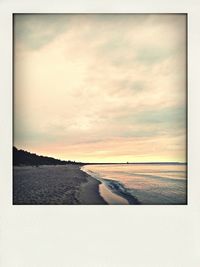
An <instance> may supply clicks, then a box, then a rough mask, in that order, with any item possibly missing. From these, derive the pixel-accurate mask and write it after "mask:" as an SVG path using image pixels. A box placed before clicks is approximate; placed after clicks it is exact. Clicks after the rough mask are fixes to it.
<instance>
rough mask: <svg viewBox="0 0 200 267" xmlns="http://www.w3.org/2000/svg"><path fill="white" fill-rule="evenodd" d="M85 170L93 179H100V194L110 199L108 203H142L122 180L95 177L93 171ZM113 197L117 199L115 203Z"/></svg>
mask: <svg viewBox="0 0 200 267" xmlns="http://www.w3.org/2000/svg"><path fill="white" fill-rule="evenodd" d="M82 167H83V166H82ZM83 172H85V173H86V174H88V175H89V176H91V177H92V178H93V179H96V180H97V181H99V183H100V184H99V194H100V195H101V196H102V198H103V199H105V200H108V204H114V205H126V204H129V205H139V204H141V203H140V202H139V200H138V199H137V198H136V197H134V196H133V195H131V194H130V193H129V192H128V191H127V190H126V189H125V188H124V186H123V185H122V184H121V183H120V182H118V181H116V180H109V179H104V178H100V177H95V175H94V174H93V173H92V172H90V171H87V170H84V171H83ZM100 185H102V186H103V187H105V189H106V192H105V190H104V192H102V190H101V189H100ZM109 192H110V196H108V194H109ZM112 195H113V196H112ZM113 197H114V198H115V199H116V200H115V203H113ZM109 198H110V202H111V203H109ZM126 202H127V203H126Z"/></svg>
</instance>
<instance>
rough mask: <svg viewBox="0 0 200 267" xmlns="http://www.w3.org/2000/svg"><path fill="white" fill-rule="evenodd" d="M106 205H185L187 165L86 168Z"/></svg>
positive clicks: (94, 166) (86, 166)
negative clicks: (98, 182) (98, 181)
mask: <svg viewBox="0 0 200 267" xmlns="http://www.w3.org/2000/svg"><path fill="white" fill-rule="evenodd" d="M82 170H83V171H85V172H87V173H88V174H90V175H91V176H93V177H94V178H96V179H98V180H100V181H101V182H102V183H101V184H100V187H99V191H100V194H101V195H102V197H103V198H104V199H105V200H106V202H107V203H108V204H151V205H153V204H158V205H159V204H187V178H186V170H187V167H186V164H108V165H106V164H105V165H104V164H102V165H85V166H83V167H82Z"/></svg>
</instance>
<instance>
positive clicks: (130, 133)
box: [12, 13, 188, 209]
mask: <svg viewBox="0 0 200 267" xmlns="http://www.w3.org/2000/svg"><path fill="white" fill-rule="evenodd" d="M12 18H13V21H12V23H13V32H12V34H13V36H12V38H13V41H12V42H13V51H12V56H13V58H12V60H13V88H12V90H13V147H12V149H13V166H12V168H13V177H12V203H13V205H187V204H188V198H187V195H188V194H187V184H188V175H187V14H184V13H45V14H44V13H14V14H13V17H12ZM56 208H57V207H56ZM123 209H124V207H123Z"/></svg>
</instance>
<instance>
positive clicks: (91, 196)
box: [13, 164, 107, 205]
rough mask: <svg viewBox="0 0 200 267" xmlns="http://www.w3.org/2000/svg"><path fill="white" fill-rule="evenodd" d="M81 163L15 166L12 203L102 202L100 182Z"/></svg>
mask: <svg viewBox="0 0 200 267" xmlns="http://www.w3.org/2000/svg"><path fill="white" fill-rule="evenodd" d="M80 167H81V166H80V165H78V164H67V165H62V166H60V165H57V166H54V165H50V166H47V165H46V166H38V167H36V166H20V167H14V168H13V204H17V205H26V204H32V205H68V204H69V205H72V204H76V205H79V204H80V205H81V204H83V205H90V204H91V205H99V204H100V205H101V204H107V203H106V202H105V200H104V199H103V198H102V197H101V196H100V194H99V184H100V182H99V181H98V180H96V179H95V178H93V177H91V176H90V175H88V174H87V173H85V172H83V171H82V170H80Z"/></svg>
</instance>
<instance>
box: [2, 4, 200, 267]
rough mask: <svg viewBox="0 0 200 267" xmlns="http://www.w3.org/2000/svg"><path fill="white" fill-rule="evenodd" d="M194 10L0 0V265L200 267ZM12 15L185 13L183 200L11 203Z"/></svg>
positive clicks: (199, 21)
mask: <svg viewBox="0 0 200 267" xmlns="http://www.w3.org/2000/svg"><path fill="white" fill-rule="evenodd" d="M199 10H200V2H198V1H196V0H191V1H186V0H182V1H180V0H175V1H173V2H170V1H160V0H153V1H149V0H140V1H139V0H136V1H131V0H125V1H120V0H107V1H105V0H102V1H94V0H93V1H91V0H90V1H89V0H88V1H81V0H79V1H75V0H74V1H70V2H68V3H66V1H59V0H57V1H56V2H55V3H53V2H50V1H47V0H43V1H38V0H37V1H36V0H35V1H25V0H23V1H22V0H21V1H20V0H15V1H11V0H7V1H6V0H2V1H1V2H0V32H1V38H0V59H1V60H0V74H1V83H0V84H1V88H0V127H1V139H0V152H1V156H0V177H1V181H0V196H1V201H0V214H1V217H0V235H1V236H0V240H1V241H0V242H1V250H0V262H1V266H2V267H15V266H16V267H17V266H19V267H47V266H48V267H55V266H59V267H66V266H67V267H90V266H91V267H133V266H134V267H188V266H190V267H198V266H200V253H199V247H200V228H199V225H200V178H199V175H198V174H199V173H200V164H199V159H200V153H199V148H200V138H199V137H200V126H199V119H198V114H200V110H199V109H200V104H199V102H200V101H199V99H200V90H199V88H200V79H199V69H200V66H199V65H200V64H199V62H200V59H199V57H200V51H199V47H200V34H199V25H200V16H199ZM13 13H187V14H188V205H183V206H176V205H174V206H172V205H169V206H168V205H165V206H163V205H155V206H151V205H150V206H148V205H147V206H143V205H142V206H132V205H130V206H98V207H97V206H92V205H91V206H63V205H62V206H59V205H55V206H54V205H53V206H51V205H47V206H40V205H38V206H37V205H35V206H32V205H31V206H30V205H22V206H20V205H12V130H13V129H12V92H13V91H12V90H13V89H12V74H13V73H12V66H13V65H12V64H13V63H12V16H13ZM161 39H162V38H161Z"/></svg>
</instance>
